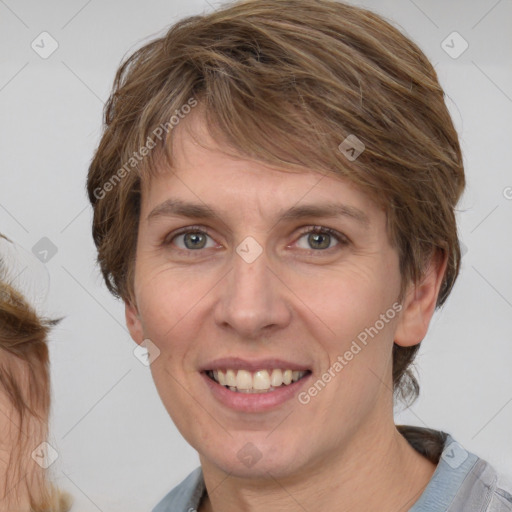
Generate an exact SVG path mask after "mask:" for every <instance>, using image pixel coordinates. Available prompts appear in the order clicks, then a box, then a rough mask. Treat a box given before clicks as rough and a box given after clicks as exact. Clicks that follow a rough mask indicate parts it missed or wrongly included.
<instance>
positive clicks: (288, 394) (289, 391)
mask: <svg viewBox="0 0 512 512" xmlns="http://www.w3.org/2000/svg"><path fill="white" fill-rule="evenodd" d="M274 368H279V369H283V370H296V371H307V372H308V373H307V374H306V375H305V376H304V377H302V378H301V379H299V380H298V381H295V382H292V383H291V384H288V385H282V386H280V387H279V388H277V389H275V390H274V391H269V392H267V393H240V392H237V391H231V390H230V389H229V388H227V387H225V386H222V385H220V384H219V383H218V382H216V381H214V380H213V379H211V378H210V377H209V376H208V374H207V372H208V371H210V370H224V369H232V370H247V371H250V372H256V371H258V370H271V369H274ZM199 371H200V372H201V377H202V378H203V381H204V382H205V384H206V385H207V386H208V389H209V390H210V391H211V393H212V394H213V396H214V398H215V399H216V400H217V401H218V402H220V403H221V404H223V405H225V406H226V407H229V408H230V409H234V410H236V411H240V412H265V411H267V410H270V409H274V408H276V407H278V406H279V405H281V404H283V403H284V402H286V401H288V400H291V399H292V398H294V397H295V396H296V394H297V393H298V392H299V391H300V389H301V388H302V387H303V386H304V385H305V384H306V382H309V380H310V379H311V377H312V371H311V368H310V367H309V366H308V365H304V364H300V363H293V362H291V361H285V360H284V359H258V360H247V359H242V358H239V357H224V358H220V359H215V360H213V361H211V362H209V363H206V364H205V365H202V366H201V368H200V369H199Z"/></svg>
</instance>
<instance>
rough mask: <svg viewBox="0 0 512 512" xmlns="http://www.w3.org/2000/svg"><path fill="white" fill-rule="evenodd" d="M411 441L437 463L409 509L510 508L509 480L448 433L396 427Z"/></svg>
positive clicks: (510, 511)
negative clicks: (419, 494) (424, 486)
mask: <svg viewBox="0 0 512 512" xmlns="http://www.w3.org/2000/svg"><path fill="white" fill-rule="evenodd" d="M399 430H400V432H401V433H402V434H403V435H404V436H405V437H406V439H407V440H408V441H409V442H410V444H411V445H412V446H413V447H414V448H415V449H416V450H417V451H419V452H420V453H422V454H423V455H424V456H426V457H427V458H429V459H430V460H431V461H433V462H434V463H436V464H437V467H436V470H435V472H434V474H433V476H432V478H431V480H430V482H429V483H428V485H427V487H426V489H425V490H424V492H423V494H422V495H421V496H420V498H419V500H418V501H417V502H416V503H415V504H414V505H413V507H412V508H411V509H410V512H429V511H432V510H440V511H441V510H442V511H446V512H512V491H511V487H512V486H511V481H510V479H508V478H507V477H506V476H505V475H499V474H498V473H497V472H496V470H495V468H494V467H493V466H492V465H491V464H489V463H488V462H487V461H486V460H484V459H482V458H480V457H479V456H478V455H476V454H474V453H471V452H470V451H468V450H466V449H465V448H464V447H463V446H462V445H461V444H459V443H458V442H457V441H455V439H453V437H452V436H451V435H450V434H447V433H445V432H440V431H433V430H430V429H423V428H418V427H410V426H407V427H404V426H401V428H399Z"/></svg>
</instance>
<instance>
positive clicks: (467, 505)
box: [152, 426, 512, 512]
mask: <svg viewBox="0 0 512 512" xmlns="http://www.w3.org/2000/svg"><path fill="white" fill-rule="evenodd" d="M402 428H403V429H404V430H403V431H401V433H402V435H403V436H404V437H405V438H406V439H407V440H408V441H409V443H410V444H411V445H412V446H413V447H414V448H415V449H416V450H417V451H419V452H420V453H422V454H423V455H424V456H426V457H427V458H429V459H430V460H432V461H433V462H436V463H437V467H436V470H435V471H434V474H433V475H432V478H431V479H430V481H429V483H428V485H427V487H426V488H425V490H424V491H423V493H422V494H421V496H420V497H419V499H418V500H417V501H416V502H415V503H414V505H413V506H412V508H410V509H409V512H512V494H510V489H509V492H507V491H506V490H504V489H502V488H501V486H500V485H499V484H498V475H497V473H496V471H495V470H494V469H493V467H492V466H491V465H490V464H489V463H487V462H486V461H485V460H483V459H481V458H479V457H478V456H477V455H475V454H473V453H470V452H468V451H466V450H465V449H464V448H463V447H462V446H461V445H460V444H459V443H457V442H456V441H455V440H454V439H453V438H452V436H451V435H450V434H446V433H445V432H441V431H435V430H430V429H423V428H420V427H410V426H407V427H402ZM398 429H399V430H401V428H400V427H399V428H398ZM425 432H428V433H429V434H430V435H434V436H435V437H433V438H431V439H430V440H428V442H426V441H422V435H423V434H424V433H425ZM418 435H419V436H418ZM203 494H206V487H205V483H204V479H203V472H202V469H201V466H199V467H198V468H196V469H195V470H194V471H192V473H190V474H189V475H188V476H187V477H186V478H185V480H183V481H182V482H181V483H180V484H179V485H177V486H176V487H175V488H174V489H173V490H172V491H170V492H169V493H168V494H167V495H166V496H165V497H164V498H163V499H162V500H161V501H160V502H159V503H158V504H157V505H156V507H155V508H154V509H153V510H152V512H197V510H198V508H199V504H200V502H201V500H202V498H203Z"/></svg>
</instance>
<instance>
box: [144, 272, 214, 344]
mask: <svg viewBox="0 0 512 512" xmlns="http://www.w3.org/2000/svg"><path fill="white" fill-rule="evenodd" d="M141 270H142V269H141ZM139 277H140V279H139V281H138V283H139V286H138V302H139V310H140V312H141V317H142V319H143V323H144V326H145V329H146V331H147V335H148V336H150V334H151V333H152V334H153V335H154V336H156V337H157V338H159V337H162V336H165V335H166V334H169V335H171V334H172V333H173V332H175V331H179V330H180V329H182V324H184V323H186V322H184V320H186V319H187V317H188V316H190V314H191V313H192V310H193V308H194V306H196V305H197V303H198V302H199V301H200V300H201V298H202V297H204V296H205V294H207V293H208V290H211V289H212V286H213V285H210V284H209V282H208V280H207V279H205V277H206V276H204V277H201V276H198V275H197V273H196V274H195V275H193V274H191V273H190V272H189V271H187V270H185V269H184V270H182V271H180V270H177V269H175V268H174V269H169V268H164V267H162V268H160V269H156V268H155V269H149V270H146V271H145V272H144V271H141V272H140V274H139Z"/></svg>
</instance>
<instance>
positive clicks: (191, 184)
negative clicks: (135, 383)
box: [126, 116, 401, 476]
mask: <svg viewBox="0 0 512 512" xmlns="http://www.w3.org/2000/svg"><path fill="white" fill-rule="evenodd" d="M192 120H193V121H192ZM192 122H193V126H194V133H196V137H197V136H199V137H201V140H202V141H203V142H205V141H206V142H207V143H208V145H209V149H206V148H203V147H202V146H200V145H199V144H197V142H196V141H195V140H194V139H193V137H191V135H190V133H189V132H188V131H187V130H184V129H182V128H184V126H185V125H184V124H183V126H182V125H180V127H179V128H180V130H179V131H177V132H176V134H175V140H174V145H173V151H174V155H175V159H176V160H175V161H176V171H175V172H174V173H173V172H171V171H169V170H167V171H165V169H162V172H160V173H159V174H158V176H156V177H155V178H153V179H152V181H151V182H150V183H149V184H148V186H147V189H146V190H144V191H143V196H142V205H141V215H140V224H139V232H138V245H137V252H136V266H135V283H134V290H135V301H134V303H133V304H128V305H127V308H126V315H127V323H128V326H129V328H130V332H131V334H132V337H133V339H134V340H135V341H137V342H138V343H141V342H142V341H143V340H144V339H149V340H150V342H151V343H150V344H149V347H150V350H149V352H150V354H151V352H152V350H153V354H156V353H157V350H156V348H157V349H158V351H159V353H158V356H157V357H155V359H154V360H153V362H152V363H151V371H152V375H153V378H154V381H155V384H156V387H157V389H158V392H159V395H160V397H161V399H162V401H163V404H164V405H165V407H166V409H167V411H168V412H169V414H170V416H171V418H172V420H173V421H174V422H175V424H176V426H177V428H178V429H179V430H180V432H181V433H182V435H183V436H184V437H185V439H186V440H187V441H188V442H189V443H190V444H191V445H192V446H193V447H194V448H195V449H196V450H197V451H198V452H199V454H200V457H201V461H202V462H208V463H209V464H213V465H215V466H216V467H217V468H220V469H222V470H223V471H225V472H231V473H232V474H235V475H240V476H243V475H253V476H254V475H258V474H260V475H264V474H265V473H266V471H271V472H272V474H273V475H275V476H286V475H290V474H292V473H293V472H300V471H306V470H314V468H315V467H317V466H318V467H320V466H321V465H322V464H323V463H325V461H326V460H327V459H329V458H330V457H335V456H336V455H337V454H339V453H340V452H341V451H342V450H343V449H344V447H345V446H347V445H348V444H349V441H350V440H351V439H354V438H355V436H357V435H359V434H360V433H362V432H369V431H372V430H375V429H376V428H378V427H377V426H378V425H379V424H380V423H379V422H384V421H392V417H391V409H392V396H391V395H392V394H391V391H390V390H391V389H392V384H391V367H392V358H391V354H392V344H393V339H394V336H395V332H396V329H397V328H398V325H399V322H400V320H399V319H400V316H401V315H400V314H399V310H400V307H401V306H399V305H398V303H397V302H396V300H397V298H398V296H399V291H400V273H399V266H398V255H397V252H396V250H395V249H393V248H392V247H391V246H390V244H389V241H388V238H387V234H386V228H385V224H386V217H385V213H384V212H383V211H382V210H380V209H379V208H378V207H377V206H376V205H375V204H374V203H373V202H372V201H371V200H370V199H369V198H368V197H367V196H366V195H365V194H363V193H362V192H361V191H359V190H357V189H356V188H354V187H353V186H352V185H350V184H349V183H348V182H346V181H344V180H343V179H339V178H335V177H328V176H325V175H324V174H322V173H320V172H319V171H316V170H314V169H313V170H304V172H300V173H291V172H289V171H283V170H281V171H279V170H276V169H271V168H269V167H266V166H265V165H263V164H261V163H257V162H254V161H248V160H242V159H233V158H231V157H228V156H226V155H224V154H222V153H221V152H220V151H217V150H214V149H212V148H214V143H213V141H212V140H211V139H208V137H207V135H206V132H205V129H204V125H203V124H202V123H203V121H202V119H201V118H197V119H196V118H193V117H192V116H189V117H188V118H187V119H186V120H185V121H184V123H192ZM190 126H192V124H191V125H190ZM171 200H172V201H173V203H172V204H171V202H170V201H171ZM177 201H180V202H181V204H182V205H188V204H189V203H194V204H197V205H200V206H201V207H205V206H207V207H208V208H209V209H211V210H213V211H214V212H216V215H215V216H213V217H208V216H201V215H199V213H201V212H199V211H197V209H196V211H194V209H193V208H189V211H183V209H182V211H181V212H180V211H177V209H176V204H177ZM173 205H174V206H173ZM333 205H334V206H335V207H336V208H337V211H335V212H331V213H330V214H324V215H318V212H317V214H315V212H313V211H312V210H310V211H309V213H308V211H307V209H306V208H303V207H310V206H314V207H316V208H317V209H327V208H329V207H332V206H333ZM298 208H303V210H302V214H303V215H299V216H297V215H295V216H294V215H288V216H286V215H285V214H286V212H292V213H293V209H295V212H296V213H297V209H298ZM194 213H195V214H196V215H197V216H193V215H192V214H194ZM152 346H153V347H154V348H153V349H151V347H152ZM151 357H153V356H151ZM286 370H288V371H286ZM289 370H293V372H289ZM209 371H212V372H215V373H214V374H213V375H212V374H211V373H209ZM219 374H220V375H219ZM290 374H291V377H292V379H298V380H295V382H293V381H292V382H291V383H286V382H287V380H288V381H289V378H290ZM212 376H213V377H216V378H217V379H227V381H226V380H224V385H221V384H220V383H216V382H214V381H213V380H212ZM281 379H285V383H282V384H281V383H280V381H281ZM269 381H270V385H271V384H272V383H273V384H274V386H272V389H273V390H268V391H267V389H268V388H269ZM226 382H227V383H228V384H226ZM315 383H316V384H315ZM233 384H236V385H237V386H236V387H235V386H233ZM228 385H231V388H232V389H230V388H229V387H228ZM244 388H253V390H254V391H256V392H251V393H248V392H243V391H239V389H240V390H243V389H244ZM254 388H256V389H254Z"/></svg>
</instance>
